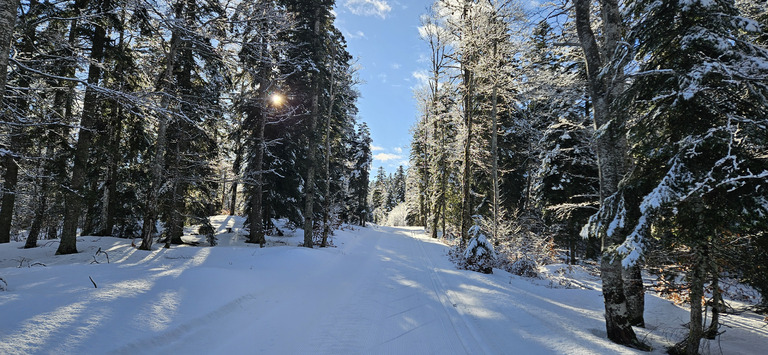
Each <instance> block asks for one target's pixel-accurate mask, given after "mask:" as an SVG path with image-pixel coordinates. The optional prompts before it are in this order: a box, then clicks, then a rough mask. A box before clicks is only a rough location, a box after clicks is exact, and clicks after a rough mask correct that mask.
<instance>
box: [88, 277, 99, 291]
mask: <svg viewBox="0 0 768 355" xmlns="http://www.w3.org/2000/svg"><path fill="white" fill-rule="evenodd" d="M88 278H89V279H90V280H91V283H92V284H93V288H99V286H96V281H93V278H92V277H90V276H88Z"/></svg>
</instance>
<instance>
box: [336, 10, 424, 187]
mask: <svg viewBox="0 0 768 355" xmlns="http://www.w3.org/2000/svg"><path fill="white" fill-rule="evenodd" d="M432 2H433V0H336V9H335V11H336V27H338V28H339V29H340V30H341V31H342V33H343V34H344V37H345V38H346V39H347V45H348V50H349V52H350V53H351V54H352V55H353V56H354V57H355V58H357V60H358V64H359V65H360V67H361V69H360V72H359V77H360V79H362V81H363V83H362V84H360V85H359V86H358V89H359V90H360V92H361V94H362V97H361V98H360V99H359V101H358V108H359V109H360V113H359V117H360V119H361V120H363V121H365V122H366V123H368V126H369V127H370V129H371V138H372V139H373V144H372V145H373V147H372V149H373V155H374V160H373V166H372V167H371V170H372V172H375V171H376V169H378V168H379V166H383V167H384V168H385V169H386V170H387V172H390V173H391V172H394V171H395V169H397V166H398V165H404V166H407V164H408V146H409V144H410V138H411V133H410V129H411V127H412V126H413V124H414V123H415V122H416V119H417V118H418V112H417V109H416V101H415V100H414V98H413V87H414V86H416V85H417V82H418V80H417V79H416V78H415V77H414V74H415V73H416V72H418V71H419V70H422V69H424V68H425V67H426V66H427V64H426V63H424V62H423V60H421V58H424V57H425V56H426V55H427V51H428V48H427V46H426V44H425V43H424V42H422V41H421V40H420V39H419V34H418V30H417V28H418V26H419V16H421V15H422V14H424V13H426V12H427V8H428V7H429V6H430V5H431V4H432Z"/></svg>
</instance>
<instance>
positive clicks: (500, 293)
mask: <svg viewBox="0 0 768 355" xmlns="http://www.w3.org/2000/svg"><path fill="white" fill-rule="evenodd" d="M223 218H224V217H222V220H221V221H219V222H222V223H228V222H231V221H227V220H225V219H223ZM223 237H224V238H222V244H223V246H218V247H213V248H210V247H177V248H173V249H170V250H167V249H158V250H155V251H153V252H151V253H145V252H140V251H137V250H135V249H133V248H131V247H129V246H126V245H125V244H126V242H125V240H119V239H113V238H91V237H85V238H84V239H83V240H82V241H81V242H80V250H81V253H80V254H78V255H77V256H68V257H54V256H52V253H53V251H55V245H54V246H48V247H44V248H38V250H36V251H33V252H30V254H26V256H24V258H28V259H29V260H42V261H44V262H45V263H47V265H48V267H29V268H28V267H22V268H15V267H12V268H11V267H5V266H7V263H8V262H9V260H11V259H12V258H16V259H13V260H14V262H15V260H19V259H18V258H21V257H18V256H13V255H14V254H13V253H16V254H19V253H27V251H25V250H20V249H10V248H8V249H2V250H0V267H5V268H0V274H1V275H0V276H2V277H4V278H5V279H6V280H7V281H8V282H9V290H8V291H6V292H2V293H0V316H1V317H2V318H0V353H2V354H14V353H56V354H61V353H71V354H103V353H116V354H161V353H162V354H549V353H554V354H600V353H602V354H616V353H634V352H633V351H632V350H630V349H627V348H623V347H620V346H617V345H615V344H612V343H610V342H608V341H607V340H605V333H604V330H603V321H602V319H601V318H602V303H601V301H602V299H601V296H600V293H599V292H598V291H593V290H580V289H562V288H548V287H545V286H543V285H542V283H541V282H531V281H528V280H526V279H522V278H519V277H516V276H512V275H510V274H508V273H506V272H503V271H500V270H495V274H493V275H482V274H478V273H473V272H469V271H461V270H456V269H455V268H454V267H453V265H452V264H451V263H450V262H449V261H448V260H447V257H446V252H447V247H446V246H445V245H443V244H440V243H438V242H436V241H434V240H431V239H429V238H427V237H425V236H424V234H423V232H421V231H419V230H417V229H413V228H390V227H373V228H366V229H358V230H351V231H350V230H347V231H340V232H339V233H338V235H337V237H336V238H335V243H336V245H337V247H335V248H325V249H314V250H308V249H305V248H300V247H295V246H279V247H270V248H263V249H260V248H258V247H254V246H252V245H244V244H243V243H242V241H241V240H238V238H236V237H234V236H231V239H229V240H228V239H226V237H227V236H226V235H224V236H223ZM295 239H296V238H294V239H291V238H286V239H285V240H286V241H287V242H286V243H287V244H289V245H290V244H292V243H293V241H294V240H295ZM294 245H295V244H294ZM97 247H101V248H102V249H103V250H107V251H108V252H109V253H110V257H111V260H112V261H111V263H110V264H106V263H104V262H102V263H100V264H88V262H87V261H88V260H91V259H92V258H93V257H92V256H91V255H92V254H94V253H95V250H96V248H97ZM46 248H47V249H50V250H49V251H46ZM34 253H36V254H34ZM46 253H47V254H46ZM49 254H50V255H49ZM67 258H69V259H67ZM77 258H80V259H81V261H82V263H77V262H78V259H77ZM3 263H6V265H4V264H3ZM89 277H92V278H93V280H94V281H95V282H96V283H97V284H98V286H99V287H98V288H93V285H92V284H91V283H90V280H89ZM649 301H650V302H649V319H650V323H651V324H653V320H654V319H655V318H661V317H662V316H663V317H664V318H665V319H669V317H681V318H680V319H679V320H678V319H673V320H672V322H673V323H675V322H678V321H680V322H683V319H682V317H685V312H678V313H674V314H670V313H669V312H668V311H664V314H656V315H655V314H654V313H653V312H654V310H655V309H657V308H654V305H656V306H659V307H661V303H659V302H665V301H661V300H658V299H656V298H655V297H654V298H649ZM665 307H666V306H665ZM665 307H662V308H658V309H665V310H666V309H668V307H666V308H665ZM654 317H655V318H654ZM664 331H665V330H664V329H663V328H662V329H659V328H658V327H657V328H655V333H661V332H664ZM643 336H644V335H643ZM652 336H653V335H652ZM661 350H663V349H659V351H661Z"/></svg>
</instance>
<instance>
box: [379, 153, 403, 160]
mask: <svg viewBox="0 0 768 355" xmlns="http://www.w3.org/2000/svg"><path fill="white" fill-rule="evenodd" d="M398 159H403V157H402V156H400V155H397V154H390V153H379V154H375V155H374V156H373V160H380V161H383V162H387V161H390V160H398Z"/></svg>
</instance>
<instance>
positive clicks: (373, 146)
mask: <svg viewBox="0 0 768 355" xmlns="http://www.w3.org/2000/svg"><path fill="white" fill-rule="evenodd" d="M381 150H384V147H379V146H375V145H373V144H371V151H372V152H376V151H381Z"/></svg>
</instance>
